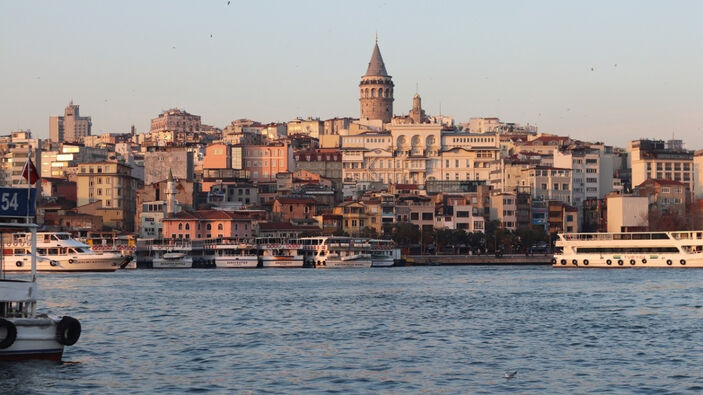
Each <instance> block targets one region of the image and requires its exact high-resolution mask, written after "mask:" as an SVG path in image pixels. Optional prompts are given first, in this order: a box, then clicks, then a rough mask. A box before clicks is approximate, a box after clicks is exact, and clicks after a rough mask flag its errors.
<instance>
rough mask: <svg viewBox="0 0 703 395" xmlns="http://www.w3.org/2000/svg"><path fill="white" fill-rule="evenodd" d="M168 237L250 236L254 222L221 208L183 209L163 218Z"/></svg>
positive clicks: (165, 234)
mask: <svg viewBox="0 0 703 395" xmlns="http://www.w3.org/2000/svg"><path fill="white" fill-rule="evenodd" d="M163 235H164V236H165V237H167V238H170V239H213V238H250V237H253V236H255V235H256V229H255V224H254V223H253V221H252V219H251V218H249V217H248V216H244V215H240V214H237V213H233V212H229V211H223V210H196V211H188V210H183V211H181V212H179V213H175V214H173V215H171V216H169V217H168V218H164V219H163Z"/></svg>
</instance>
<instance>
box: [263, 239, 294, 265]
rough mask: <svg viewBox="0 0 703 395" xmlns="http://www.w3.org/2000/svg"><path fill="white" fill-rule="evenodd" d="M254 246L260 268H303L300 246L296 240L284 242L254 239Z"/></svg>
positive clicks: (281, 240)
mask: <svg viewBox="0 0 703 395" xmlns="http://www.w3.org/2000/svg"><path fill="white" fill-rule="evenodd" d="M256 245H257V247H258V251H259V257H260V259H261V267H264V268H267V267H270V268H300V267H303V254H302V246H301V245H300V244H299V242H298V241H297V240H290V241H286V240H283V239H278V238H265V237H262V238H258V239H256Z"/></svg>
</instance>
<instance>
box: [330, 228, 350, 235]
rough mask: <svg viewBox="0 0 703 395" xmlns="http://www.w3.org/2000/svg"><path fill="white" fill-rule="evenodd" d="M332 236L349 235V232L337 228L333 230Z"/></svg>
mask: <svg viewBox="0 0 703 395" xmlns="http://www.w3.org/2000/svg"><path fill="white" fill-rule="evenodd" d="M332 236H349V233H347V232H345V231H343V230H340V229H337V230H335V231H334V232H332Z"/></svg>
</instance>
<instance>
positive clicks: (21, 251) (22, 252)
mask: <svg viewBox="0 0 703 395" xmlns="http://www.w3.org/2000/svg"><path fill="white" fill-rule="evenodd" d="M25 252H26V251H25V250H24V248H15V255H24V254H25Z"/></svg>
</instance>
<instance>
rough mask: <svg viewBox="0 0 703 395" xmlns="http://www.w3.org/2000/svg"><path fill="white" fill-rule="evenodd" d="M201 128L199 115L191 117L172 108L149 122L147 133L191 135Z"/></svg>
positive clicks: (191, 115)
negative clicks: (149, 126)
mask: <svg viewBox="0 0 703 395" xmlns="http://www.w3.org/2000/svg"><path fill="white" fill-rule="evenodd" d="M201 128H202V124H201V123H200V115H193V114H190V113H188V112H186V111H183V110H181V109H178V108H172V109H170V110H166V111H164V112H162V113H161V114H159V116H158V117H156V118H154V119H152V120H151V128H150V130H149V132H150V133H154V132H166V131H168V132H174V133H192V132H197V131H200V129H201Z"/></svg>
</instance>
